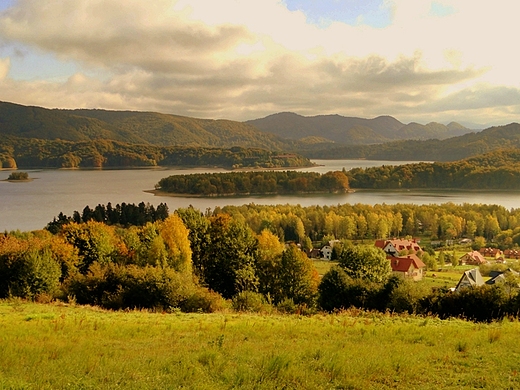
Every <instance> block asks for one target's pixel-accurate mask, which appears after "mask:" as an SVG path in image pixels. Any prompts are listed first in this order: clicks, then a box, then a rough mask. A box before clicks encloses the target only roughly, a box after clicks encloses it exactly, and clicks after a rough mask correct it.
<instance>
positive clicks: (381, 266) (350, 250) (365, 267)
mask: <svg viewBox="0 0 520 390" xmlns="http://www.w3.org/2000/svg"><path fill="white" fill-rule="evenodd" d="M338 263H339V265H340V266H341V267H342V268H343V269H344V270H345V272H346V274H347V275H348V276H350V277H351V278H353V279H364V280H367V281H371V282H376V283H381V282H384V281H385V280H387V279H388V277H389V276H390V274H391V272H392V268H391V266H390V262H389V261H388V260H387V258H386V253H385V252H383V251H382V250H381V249H379V248H376V247H373V246H346V247H344V248H343V251H342V252H341V254H340V256H339V259H338Z"/></svg>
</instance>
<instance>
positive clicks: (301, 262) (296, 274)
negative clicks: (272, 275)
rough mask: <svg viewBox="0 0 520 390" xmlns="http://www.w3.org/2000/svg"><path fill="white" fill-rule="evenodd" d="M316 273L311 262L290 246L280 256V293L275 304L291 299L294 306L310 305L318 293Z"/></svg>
mask: <svg viewBox="0 0 520 390" xmlns="http://www.w3.org/2000/svg"><path fill="white" fill-rule="evenodd" d="M318 279H319V276H318V272H317V271H316V269H315V268H314V264H313V263H312V260H310V259H309V258H308V257H307V255H305V253H303V252H302V251H301V250H300V249H298V247H297V246H296V245H290V246H289V247H288V248H287V249H286V250H285V251H284V252H283V254H282V259H281V264H280V292H281V296H280V297H276V302H281V301H282V300H284V299H292V300H293V302H294V303H296V304H307V305H309V306H310V305H312V303H313V302H314V298H315V296H316V293H317V292H318Z"/></svg>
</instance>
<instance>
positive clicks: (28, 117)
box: [0, 102, 294, 150]
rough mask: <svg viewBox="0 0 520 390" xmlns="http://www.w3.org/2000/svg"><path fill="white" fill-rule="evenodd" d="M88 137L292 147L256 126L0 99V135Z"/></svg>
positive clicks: (170, 143)
mask: <svg viewBox="0 0 520 390" xmlns="http://www.w3.org/2000/svg"><path fill="white" fill-rule="evenodd" d="M6 135H13V136H17V137H24V138H37V139H50V140H54V139H61V140H67V141H89V140H95V139H105V140H114V141H121V142H126V143H132V144H151V145H159V146H200V147H223V148H230V147H233V146H241V147H260V148H264V149H269V150H288V149H293V145H294V142H291V141H287V140H283V139H281V138H279V137H277V136H275V135H273V134H267V133H264V132H261V131H259V130H258V129H256V128H255V127H253V126H251V125H249V124H246V123H242V122H234V121H229V120H209V119H196V118H189V117H183V116H177V115H166V114H159V113H153V112H136V111H107V110H58V109H53V110H49V109H45V108H41V107H29V106H22V105H19V104H13V103H6V102H0V136H6Z"/></svg>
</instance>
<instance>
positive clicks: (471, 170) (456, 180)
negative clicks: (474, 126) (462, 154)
mask: <svg viewBox="0 0 520 390" xmlns="http://www.w3.org/2000/svg"><path fill="white" fill-rule="evenodd" d="M347 176H348V178H349V182H350V183H351V186H352V188H378V189H389V188H390V189H398V188H430V189H431V188H464V189H515V190H517V189H520V150H518V149H508V150H495V151H492V152H488V153H485V154H482V155H478V156H473V157H469V158H466V159H463V160H458V161H454V162H438V163H416V164H405V165H394V166H393V165H383V166H381V167H371V168H355V169H352V170H350V171H348V172H347Z"/></svg>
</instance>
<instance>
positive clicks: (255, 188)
mask: <svg viewBox="0 0 520 390" xmlns="http://www.w3.org/2000/svg"><path fill="white" fill-rule="evenodd" d="M155 188H156V189H157V190H161V191H166V192H171V193H178V194H194V195H206V196H208V195H235V194H289V193H304V192H339V191H346V190H348V188H349V185H348V179H347V176H346V175H345V173H344V172H341V171H336V172H328V173H325V174H319V173H316V172H298V171H250V172H230V173H200V174H190V175H173V176H169V177H166V178H163V179H161V180H160V181H159V183H158V184H157V185H156V186H155Z"/></svg>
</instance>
